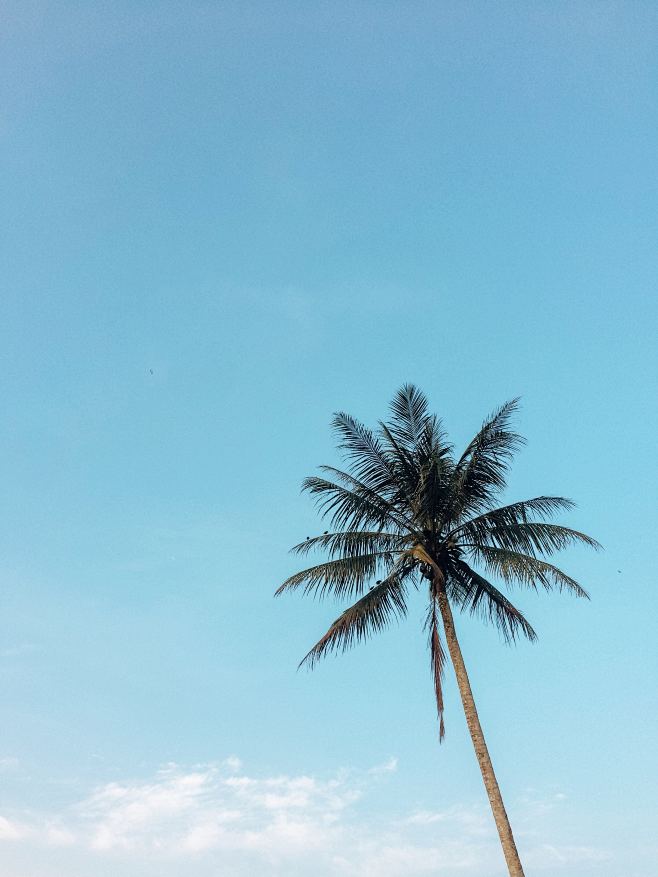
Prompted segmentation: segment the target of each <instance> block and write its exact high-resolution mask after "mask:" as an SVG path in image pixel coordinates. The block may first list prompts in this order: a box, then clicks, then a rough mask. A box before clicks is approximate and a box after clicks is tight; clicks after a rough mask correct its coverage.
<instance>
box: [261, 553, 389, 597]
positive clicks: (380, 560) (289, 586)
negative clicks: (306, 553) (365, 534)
mask: <svg viewBox="0 0 658 877" xmlns="http://www.w3.org/2000/svg"><path fill="white" fill-rule="evenodd" d="M394 562H395V555H394V554H393V553H391V552H385V551H377V552H371V553H370V554H361V555H357V556H355V557H340V558H338V559H336V560H328V561H326V562H325V563H319V564H317V565H316V566H311V567H309V568H308V569H303V570H301V571H300V572H298V573H295V574H294V575H292V576H290V577H289V578H287V579H286V580H285V582H283V584H282V585H279V587H278V588H277V590H276V591H275V592H274V595H275V596H276V597H278V596H280V595H281V594H282V593H283V592H284V591H294V590H297V589H300V588H301V590H302V592H303V593H304V594H305V595H306V594H312V595H313V596H314V597H318V598H323V597H326V596H328V595H329V594H331V595H332V596H335V597H351V596H354V595H355V594H359V593H362V592H363V591H364V590H365V587H366V585H367V584H368V582H369V581H371V580H372V579H374V577H375V576H376V575H377V574H379V573H380V571H381V572H382V573H386V572H388V570H389V569H390V567H391V566H392V565H393V563H394Z"/></svg>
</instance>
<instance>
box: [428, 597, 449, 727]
mask: <svg viewBox="0 0 658 877" xmlns="http://www.w3.org/2000/svg"><path fill="white" fill-rule="evenodd" d="M427 628H428V632H429V636H428V641H429V642H428V644H429V649H430V667H431V670H432V681H433V683H434V697H435V699H436V712H437V716H438V719H439V742H441V741H442V740H443V738H444V736H445V732H446V729H445V723H444V721H443V670H444V667H445V660H446V655H445V652H444V650H443V643H442V642H441V636H440V634H439V619H438V614H437V609H436V602H435V601H434V600H432V604H431V606H430V609H429V612H428V615H427Z"/></svg>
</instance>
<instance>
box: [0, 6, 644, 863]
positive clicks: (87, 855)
mask: <svg viewBox="0 0 658 877" xmlns="http://www.w3.org/2000/svg"><path fill="white" fill-rule="evenodd" d="M0 18H1V27H0V41H1V49H0V91H1V102H0V106H1V111H0V142H1V149H2V169H1V187H2V188H1V192H0V211H1V214H2V231H1V236H0V247H1V259H2V262H1V264H2V270H1V272H0V284H1V286H2V295H1V303H0V308H1V311H0V339H1V340H0V356H1V357H2V359H1V362H2V367H1V368H0V387H1V391H2V395H1V400H2V411H3V416H2V418H1V420H0V448H1V454H0V467H1V470H2V479H1V483H2V491H1V493H0V510H1V511H0V515H1V521H0V577H1V588H0V686H1V695H0V703H1V709H2V717H1V721H0V727H1V731H0V772H1V776H0V780H1V782H0V790H1V791H0V872H1V873H2V875H3V877H64V875H65V877H110V875H111V877H156V875H157V877H179V875H181V874H184V873H185V874H194V875H195V877H245V875H250V877H251V875H253V874H264V875H275V877H296V875H299V877H306V875H311V874H313V875H318V877H333V875H343V877H370V875H377V877H420V875H425V877H427V875H430V877H431V875H444V877H453V875H454V877H456V875H462V874H463V875H464V877H501V875H502V874H503V863H502V857H501V854H500V852H499V849H498V847H497V844H496V839H495V837H494V830H493V827H492V822H491V818H490V815H489V812H488V810H487V806H486V802H485V798H484V792H483V788H482V784H481V779H480V776H479V772H478V769H477V765H476V762H475V758H474V755H473V753H472V749H471V744H470V741H469V739H468V737H467V731H466V727H465V722H464V719H463V716H462V713H461V708H460V705H459V702H458V699H457V697H456V693H455V686H454V681H453V678H452V675H451V674H449V675H448V681H447V685H446V687H447V692H448V693H447V712H446V722H447V737H446V740H445V743H444V744H443V746H442V747H439V745H438V740H437V727H436V721H435V715H434V706H433V702H432V686H431V681H430V674H429V667H428V660H427V655H426V652H425V636H424V634H423V633H422V630H421V623H422V617H423V601H422V600H421V599H420V598H419V600H418V603H417V604H413V605H412V608H411V612H410V615H409V619H408V621H407V622H405V623H404V624H402V625H401V626H400V627H399V628H394V629H392V630H391V631H390V632H388V633H387V634H385V635H383V636H381V637H380V638H379V639H378V640H377V641H376V642H375V641H373V642H372V643H370V644H368V645H367V646H363V647H359V648H358V649H356V650H355V651H354V652H352V653H350V654H348V655H345V656H342V657H339V658H336V659H330V660H328V661H327V662H326V663H324V664H323V665H321V666H320V667H318V669H317V670H316V671H314V672H313V673H312V674H310V673H306V672H300V673H297V672H296V669H295V668H296V665H297V662H298V660H299V659H300V658H301V657H302V655H303V654H304V653H305V651H306V650H307V649H308V648H309V647H310V645H312V643H313V642H314V641H315V639H317V638H318V637H319V635H321V634H322V633H323V632H324V629H325V628H326V626H327V624H328V623H329V622H331V621H332V620H333V619H334V618H335V617H336V614H337V613H338V611H339V608H338V606H336V605H334V604H328V605H327V604H314V603H312V602H305V601H304V600H302V599H295V598H294V597H288V598H285V599H279V600H275V599H273V596H272V594H273V591H274V589H275V587H276V586H277V584H279V583H280V581H281V580H282V579H283V578H285V576H286V575H288V574H290V573H291V572H292V571H294V570H295V568H296V561H295V559H294V558H291V556H290V555H289V554H288V553H287V550H288V548H289V547H290V546H291V545H293V544H294V543H295V542H297V541H299V540H300V539H303V538H304V537H305V536H306V535H310V534H311V533H315V532H317V531H318V530H319V531H320V532H321V531H322V530H323V529H324V525H323V524H322V523H321V522H318V521H317V520H316V517H315V514H314V511H313V508H312V504H311V502H310V500H309V499H308V498H306V497H304V496H300V494H299V484H300V482H301V480H302V478H303V477H304V476H306V475H308V474H311V473H312V472H313V471H314V468H315V466H317V465H318V464H320V463H334V462H336V460H337V457H336V454H335V452H334V449H333V443H332V438H331V435H330V433H329V429H328V425H329V421H330V417H331V414H332V412H333V411H335V410H337V409H344V410H347V411H350V412H352V413H354V414H355V415H357V416H359V417H360V418H362V419H363V420H365V421H367V422H369V423H373V422H374V421H376V419H377V418H379V417H382V416H384V415H385V414H386V406H387V403H388V401H389V399H390V397H391V396H392V394H393V392H394V391H395V390H396V389H397V388H398V387H399V386H400V385H401V384H402V383H404V382H406V381H413V382H415V383H417V384H418V385H419V386H421V387H422V388H423V389H424V390H425V392H426V393H427V394H428V396H429V398H430V400H431V404H432V407H433V408H434V409H435V410H436V411H437V412H438V413H440V414H441V415H442V416H443V417H444V418H445V421H446V424H447V426H448V428H449V430H450V433H451V435H452V437H453V439H454V441H455V442H456V443H457V445H460V444H463V443H465V442H466V441H467V440H468V439H469V438H470V437H471V435H472V434H473V433H474V432H475V430H476V429H477V428H478V426H479V424H480V423H481V421H482V419H483V417H484V416H485V415H486V414H487V413H488V412H489V411H490V410H491V409H492V408H494V407H495V406H497V405H498V404H500V403H501V402H503V401H505V400H506V399H508V398H510V397H512V396H516V395H521V396H522V397H523V408H522V412H521V415H520V418H519V423H518V426H519V429H520V431H521V432H522V433H524V434H525V435H526V437H527V438H528V446H527V448H526V449H525V450H524V451H523V452H522V454H521V455H520V456H519V458H518V461H517V464H516V466H515V468H514V471H513V474H512V476H511V480H510V489H509V494H508V496H509V498H526V497H528V496H534V495H537V494H540V493H558V494H563V495H567V496H571V497H573V498H574V499H576V500H577V501H578V503H579V507H578V510H577V511H576V512H574V513H572V514H570V515H569V516H568V517H567V518H566V519H565V523H568V524H570V525H572V526H578V527H581V528H583V529H585V530H586V531H587V532H590V533H591V534H592V535H594V536H595V537H597V538H598V539H599V540H600V541H601V542H602V543H603V544H604V546H605V549H606V550H605V552H603V553H601V554H598V555H596V554H594V553H587V552H585V551H581V550H578V551H573V552H569V553H568V554H566V555H564V556H563V558H562V563H563V566H564V567H565V568H566V569H567V570H568V571H569V572H571V573H572V574H574V575H575V576H576V577H577V578H579V580H580V581H581V582H582V584H583V585H584V586H585V587H586V588H587V589H588V590H589V591H590V592H591V594H592V601H591V602H590V603H586V602H584V601H576V600H574V599H572V598H570V597H568V596H564V595H563V596H560V595H557V594H556V595H553V596H546V595H534V594H525V593H522V594H519V595H517V600H518V603H519V604H520V606H521V607H522V608H523V609H524V610H525V611H526V613H527V614H528V616H529V617H530V620H531V621H532V622H533V624H534V625H535V627H536V628H537V630H538V632H539V641H538V643H536V644H535V645H530V644H520V645H518V646H517V647H515V648H513V649H510V648H507V647H506V646H504V645H503V644H502V643H501V642H500V641H499V639H498V636H497V634H496V633H495V632H494V631H492V630H490V629H487V628H485V627H482V626H481V625H480V624H479V623H476V622H474V621H472V620H470V619H460V620H459V633H460V635H461V637H462V645H463V650H464V655H465V659H466V662H467V665H468V667H469V668H470V671H471V675H472V683H473V687H474V690H475V694H476V698H477V701H478V704H479V708H480V714H481V718H482V722H483V726H484V729H485V733H486V735H487V737H488V740H489V743H490V747H491V750H492V755H493V759H494V765H495V767H496V768H497V771H498V774H499V779H500V783H501V786H502V789H503V793H504V795H505V798H506V801H507V804H508V809H509V811H510V814H511V818H512V822H513V824H514V827H515V830H516V834H517V839H518V843H519V847H520V849H521V852H522V856H523V858H524V860H525V861H526V863H527V873H528V874H529V875H530V874H540V873H543V874H546V875H549V874H550V875H561V877H577V875H578V877H580V875H583V877H586V875H592V877H594V875H596V877H652V875H656V874H658V845H657V844H656V842H655V836H656V834H655V825H654V824H652V823H653V822H654V815H653V814H655V812H656V810H657V809H658V808H657V801H656V777H655V766H656V760H657V756H658V752H657V744H656V740H657V738H658V735H657V728H656V724H657V722H656V714H657V711H658V708H657V704H656V697H655V693H656V683H657V681H658V678H657V677H658V673H657V672H656V648H655V623H656V622H655V619H656V613H657V611H658V597H657V588H656V562H655V554H654V553H653V551H654V550H655V549H654V548H653V545H652V538H651V537H652V535H654V533H655V525H656V515H655V498H656V490H655V487H656V484H655V443H654V438H655V433H656V418H655V412H656V409H655V367H656V359H655V354H654V351H653V349H652V341H653V336H654V335H655V325H656V276H657V269H658V247H657V243H658V235H657V231H658V221H657V216H658V214H657V211H656V195H657V188H658V187H657V179H658V177H657V171H658V161H657V160H656V156H657V155H658V149H657V139H658V138H657V135H656V132H657V131H658V102H657V94H656V92H657V90H658V89H657V84H658V50H657V48H656V46H657V45H658V7H656V4H655V3H652V2H647V3H644V2H640V0H638V2H632V3H628V2H606V0H596V2H586V0H581V2H574V3H567V2H546V3H535V2H525V3H518V2H505V3H490V2H481V3H478V2H454V3H453V2H428V3H424V2H399V3H390V2H386V0H379V2H361V3H353V2H350V3H348V2H341V0H332V2H327V3H324V2H322V3H321V2H299V3H296V2H280V3H270V2H235V3H231V2H205V3H202V2H190V3H183V4H181V3H174V2H147V0H132V2H122V0H117V2H112V3H106V2H92V0H84V2H70V0H69V2H43V0H42V2H36V0H8V2H7V0H5V2H2V3H0ZM652 390H653V391H654V392H652Z"/></svg>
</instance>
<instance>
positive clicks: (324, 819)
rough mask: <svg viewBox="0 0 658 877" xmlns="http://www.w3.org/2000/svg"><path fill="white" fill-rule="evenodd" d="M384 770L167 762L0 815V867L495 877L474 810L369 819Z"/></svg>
mask: <svg viewBox="0 0 658 877" xmlns="http://www.w3.org/2000/svg"><path fill="white" fill-rule="evenodd" d="M396 768H397V761H396V760H395V759H394V758H391V759H390V760H389V761H388V762H386V763H385V764H383V765H378V766H375V767H373V768H370V769H369V770H364V771H356V770H343V771H340V772H339V773H337V774H335V775H333V776H330V777H328V778H324V779H323V778H318V777H314V776H308V775H299V776H287V775H277V776H267V777H253V776H250V775H248V774H247V773H246V772H245V771H244V770H243V768H242V764H241V762H240V760H239V759H238V758H236V757H235V756H233V757H231V758H228V759H226V760H225V761H224V762H221V763H217V764H205V765H199V766H196V767H193V768H188V769H185V768H183V767H181V766H179V765H176V764H169V765H166V766H164V767H162V768H161V769H160V770H159V771H158V772H157V773H156V774H155V776H153V777H151V778H150V779H148V780H140V781H130V782H127V781H123V782H110V783H106V784H105V785H102V786H100V787H98V788H96V789H95V790H93V791H92V792H91V793H90V794H89V795H88V796H87V797H85V798H83V799H82V800H80V801H78V802H75V803H74V804H72V805H71V806H70V807H68V808H66V809H65V810H63V811H62V812H60V813H57V814H45V815H44V814H42V815H40V816H38V815H36V814H27V815H26V814H25V813H21V814H19V815H17V816H16V817H14V816H13V815H11V814H5V815H0V863H2V862H3V860H4V853H5V852H6V851H7V850H8V849H9V848H11V849H12V850H13V851H14V852H16V853H20V850H24V852H27V850H28V849H29V850H31V851H32V852H33V853H38V852H39V851H41V854H50V855H52V854H53V852H57V855H58V857H59V858H58V861H59V862H60V863H62V864H64V865H66V862H67V856H68V857H69V858H70V866H69V865H66V867H67V873H70V874H76V875H77V874H78V873H80V874H85V873H87V874H89V873H94V874H97V873H99V872H100V870H101V868H102V869H103V873H105V868H107V869H109V870H108V873H112V874H116V875H123V874H126V875H128V874H131V875H132V874H134V873H135V868H139V873H140V874H147V873H148V874H151V873H154V874H156V873H157V874H159V875H168V874H172V875H174V874H179V873H180V868H181V864H182V862H185V863H187V864H189V863H193V866H194V871H195V874H197V875H205V874H208V875H210V874H212V875H217V877H222V875H226V877H237V875H242V874H245V875H246V874H251V873H254V872H255V873H267V874H271V875H281V877H283V875H286V877H293V875H299V877H301V875H308V874H309V873H313V874H314V875H318V877H320V875H322V877H325V875H326V877H329V875H340V877H375V875H377V877H412V875H413V877H415V875H418V877H420V875H442V874H446V875H455V874H458V873H459V874H464V875H468V877H494V875H497V874H502V873H503V867H502V866H503V863H502V857H501V853H500V849H499V847H498V843H497V838H496V835H495V830H494V827H493V825H492V822H491V817H490V815H489V814H488V812H487V810H486V808H485V807H484V806H482V805H480V804H478V805H474V806H471V807H467V806H453V807H449V808H447V809H445V810H443V811H425V810H423V811H413V812H407V813H403V814H396V815H393V816H389V817H386V818H383V817H376V818H375V817H373V816H372V815H371V814H370V813H369V812H368V796H369V795H372V794H373V793H374V792H375V791H376V789H377V788H378V787H380V788H381V786H382V784H385V782H386V777H387V775H390V774H392V773H393V772H394V771H395V770H396ZM554 797H556V796H554ZM557 797H558V798H559V796H557ZM530 834H532V832H530ZM527 858H528V861H529V862H532V865H533V867H534V868H536V869H538V870H540V869H543V868H546V869H548V870H551V869H552V870H555V869H558V868H561V867H573V866H574V865H575V864H576V863H580V864H582V865H584V864H586V863H593V862H596V861H601V860H602V859H604V858H607V856H606V855H605V853H603V852H601V851H597V850H594V849H592V848H590V847H585V846H583V847H557V846H556V847H549V846H547V845H545V844H541V843H539V844H535V846H530V847H529V848H528V849H527ZM15 861H19V862H20V855H19V856H18V859H16V857H15V856H14V857H13V858H12V859H8V860H7V862H8V864H9V866H10V867H9V868H8V870H9V872H10V873H11V867H12V862H15ZM25 861H28V860H27V859H26V860H25ZM30 861H36V858H35V859H32V860H30ZM44 861H47V859H44ZM492 863H494V864H492ZM80 866H81V867H82V870H80V871H78V868H79V867H80ZM492 868H493V870H492ZM150 869H153V871H152V872H151V870H150ZM14 873H15V874H16V875H18V874H19V873H20V874H21V875H22V874H23V872H22V871H17V870H16V871H14ZM40 873H44V875H45V874H46V873H48V872H47V871H46V870H44V871H43V872H40ZM52 873H56V872H52Z"/></svg>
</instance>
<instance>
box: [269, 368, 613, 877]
mask: <svg viewBox="0 0 658 877" xmlns="http://www.w3.org/2000/svg"><path fill="white" fill-rule="evenodd" d="M516 409H517V400H516V399H514V400H512V401H511V402H507V403H506V404H505V405H503V406H502V407H501V408H499V409H498V410H497V411H495V412H494V413H493V414H492V415H491V416H490V417H488V418H487V420H486V421H485V422H484V424H483V426H482V428H481V429H480V431H479V432H478V433H477V435H476V436H475V438H474V439H473V440H472V441H471V442H470V444H469V445H468V446H467V448H466V450H465V451H464V453H463V454H462V455H461V456H460V457H459V458H457V457H456V456H455V455H454V454H453V448H452V446H451V445H450V444H449V443H448V441H447V438H446V434H445V432H444V430H443V428H442V425H441V421H440V420H439V419H438V418H437V417H436V416H434V415H431V414H430V413H429V412H428V406H427V400H426V398H425V396H424V395H423V394H422V393H421V392H420V391H419V390H418V389H417V388H416V387H414V386H412V385H406V386H404V387H402V389H400V390H399V391H398V393H397V394H396V395H395V397H394V399H393V401H392V403H391V416H390V419H389V420H388V422H386V423H384V422H381V423H380V424H379V426H378V429H377V430H375V431H372V430H370V429H367V428H366V427H365V426H363V425H362V424H361V423H359V421H357V420H355V419H354V418H353V417H350V416H349V415H348V414H344V413H339V414H336V415H335V417H334V420H333V427H334V429H335V431H336V432H337V434H338V437H339V448H340V449H341V451H342V452H343V455H344V457H345V459H346V469H347V471H342V470H340V469H335V468H333V467H331V466H323V467H321V471H322V472H323V477H312V478H307V479H306V480H305V481H304V484H303V489H304V490H306V491H308V492H309V493H310V494H312V495H313V496H314V497H315V498H316V501H317V505H318V508H319V511H320V512H321V514H322V516H323V517H327V518H328V519H329V521H330V522H331V529H332V531H331V532H329V531H325V533H324V534H323V535H321V536H317V537H314V538H307V539H306V540H305V541H304V542H302V543H300V544H299V545H296V546H295V547H294V548H293V549H292V550H293V551H294V552H296V553H298V554H301V555H305V554H308V553H309V552H311V551H313V550H315V549H323V550H324V551H326V552H327V553H328V556H329V559H328V560H326V561H325V562H324V563H319V564H317V565H314V566H311V567H310V568H308V569H305V570H303V571H302V572H298V573H296V574H295V575H293V576H290V578H288V579H287V580H286V581H285V582H284V583H283V584H282V585H281V586H280V587H279V588H278V590H277V592H276V593H277V594H281V593H282V592H284V591H290V590H296V589H299V590H301V591H302V593H304V594H310V595H314V596H316V597H325V596H329V595H331V596H333V597H336V598H339V599H344V598H351V599H352V600H353V599H354V598H358V599H356V601H355V602H354V603H353V604H352V605H351V606H350V607H349V608H348V609H346V610H345V611H344V612H343V613H342V615H340V617H339V618H337V619H336V621H334V623H333V624H332V625H331V627H330V628H329V630H328V631H327V632H326V633H325V635H324V636H323V637H322V639H320V640H319V642H317V643H316V645H314V646H313V648H312V649H311V650H310V651H309V653H308V654H307V655H306V657H305V658H304V659H303V661H302V662H301V664H307V665H309V666H311V667H312V666H314V664H315V663H316V662H317V661H318V660H319V659H320V658H322V657H323V656H324V655H326V654H327V653H329V652H331V651H333V650H337V649H338V650H344V649H346V648H348V647H349V646H351V645H353V644H355V643H356V642H358V641H360V640H363V639H366V638H368V637H369V636H370V635H371V634H373V633H376V632H377V631H379V630H381V629H383V628H384V627H386V626H387V625H388V624H389V623H390V622H391V621H393V620H394V619H396V618H399V617H402V616H404V615H405V614H406V612H407V601H408V596H409V592H410V588H411V587H413V588H415V589H416V590H419V589H420V588H421V586H423V585H424V586H425V587H426V588H427V598H428V606H427V617H426V630H427V633H428V644H429V654H430V662H431V671H432V680H433V687H434V696H435V698H436V706H437V712H438V720H439V739H440V740H441V739H443V735H444V721H443V693H442V680H443V672H444V665H445V662H446V655H445V651H444V647H443V639H442V635H441V625H442V627H443V633H444V635H445V642H446V644H447V647H448V654H449V655H450V659H451V661H452V665H453V667H454V670H455V675H456V678H457V685H458V688H459V693H460V695H461V700H462V704H463V707H464V713H465V714H466V722H467V725H468V729H469V731H470V734H471V739H472V741H473V746H474V748H475V754H476V756H477V760H478V764H479V766H480V771H481V772H482V779H483V780H484V785H485V788H486V791H487V795H488V797H489V801H490V804H491V809H492V811H493V817H494V820H495V823H496V827H497V829H498V834H499V836H500V841H501V844H502V848H503V853H504V855H505V860H506V862H507V867H508V869H509V873H510V875H511V877H523V868H522V866H521V862H520V859H519V855H518V852H517V849H516V844H515V842H514V837H513V835H512V829H511V827H510V823H509V820H508V817H507V813H506V812H505V806H504V804H503V799H502V796H501V793H500V789H499V787H498V782H497V780H496V776H495V774H494V770H493V767H492V764H491V759H490V757H489V752H488V749H487V746H486V743H485V739H484V735H483V733H482V728H481V726H480V720H479V718H478V714H477V710H476V708H475V701H474V699H473V692H472V691H471V686H470V683H469V679H468V675H467V673H466V667H465V665H464V659H463V657H462V652H461V648H460V645H459V641H458V639H457V634H456V631H455V624H454V620H453V609H458V610H460V611H462V612H470V613H472V614H476V615H478V616H479V617H480V618H482V619H483V620H484V621H487V622H491V623H493V624H494V625H495V626H496V627H497V628H498V629H499V630H500V632H501V633H502V635H503V637H504V638H505V640H506V641H508V642H511V641H514V640H515V639H516V638H517V637H518V636H525V637H527V638H528V639H529V640H534V639H535V638H536V634H535V631H534V630H533V629H532V627H531V626H530V624H529V622H528V621H527V620H526V618H525V617H524V616H523V615H522V613H521V612H520V611H519V610H518V609H517V608H516V607H515V606H513V605H512V603H511V602H510V600H509V599H508V598H507V597H506V596H505V595H504V594H503V593H502V591H501V590H499V589H498V588H497V587H496V586H495V585H494V584H492V582H491V581H490V578H495V579H498V580H500V581H502V583H503V584H504V585H512V584H515V585H520V586H523V587H530V588H533V589H534V590H537V589H539V588H543V589H545V590H547V591H550V590H553V589H557V590H560V591H561V590H566V591H570V592H571V593H573V594H575V595H577V596H578V597H586V596H587V594H586V592H585V591H584V590H583V589H582V588H581V587H580V585H579V584H578V583H577V582H576V581H574V579H572V578H571V577H570V576H568V575H566V574H565V573H564V572H562V571H561V570H560V569H558V568H557V567H556V566H553V565H552V564H551V563H548V562H547V561H546V560H545V559H544V558H545V557H546V556H547V555H550V554H552V553H553V552H555V551H557V550H559V549H562V548H565V547H567V546H569V545H571V544H573V543H585V544H586V545H589V546H592V547H595V548H597V547H599V546H598V543H597V542H596V541H595V540H594V539H592V538H590V537H589V536H586V535H585V534H584V533H579V532H577V531H576V530H572V529H569V528H568V527H563V526H559V525H557V524H553V523H548V522H547V518H549V517H550V516H551V515H553V514H554V513H556V512H559V511H566V510H568V509H571V508H572V507H573V505H574V504H573V503H572V502H571V501H570V500H568V499H563V498H562V497H556V496H539V497H536V498H535V499H529V500H525V501H523V502H515V503H512V504H511V505H503V506H498V505H497V500H498V499H499V496H500V494H501V492H502V491H503V489H504V488H505V482H506V475H507V471H508V468H509V464H510V461H511V459H512V456H513V454H514V452H515V451H516V450H517V449H518V448H519V446H520V445H521V444H523V439H522V438H521V436H519V435H517V434H516V433H515V432H513V431H512V430H511V428H510V421H511V418H512V415H513V414H514V412H515V411H516ZM423 590H424V587H423ZM439 619H440V620H441V623H440V622H439ZM300 666H301V665H300Z"/></svg>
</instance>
